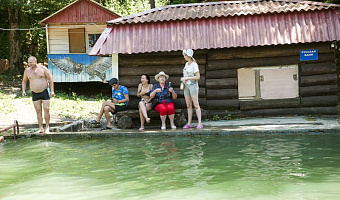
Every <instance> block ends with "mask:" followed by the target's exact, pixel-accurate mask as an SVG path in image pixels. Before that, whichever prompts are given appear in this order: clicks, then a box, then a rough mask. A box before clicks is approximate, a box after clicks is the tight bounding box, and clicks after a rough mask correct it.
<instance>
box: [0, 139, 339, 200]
mask: <svg viewBox="0 0 340 200" xmlns="http://www.w3.org/2000/svg"><path fill="white" fill-rule="evenodd" d="M339 166H340V135H314V136H282V137H281V136H257V137H256V136H223V137H170V138H163V137H153V138H110V139H107V138H106V139H91V140H88V139H68V140H66V139H62V140H61V139H58V140H55V139H53V140H36V139H20V140H17V141H16V142H14V141H6V143H5V144H2V145H0V199H4V200H10V199H16V200H19V199H20V200H22V199H34V200H46V199H48V200H54V199H72V200H78V199H101V200H102V199H103V200H106V199H340V189H339V188H340V167H339Z"/></svg>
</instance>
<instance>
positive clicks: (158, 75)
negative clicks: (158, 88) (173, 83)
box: [155, 71, 169, 81]
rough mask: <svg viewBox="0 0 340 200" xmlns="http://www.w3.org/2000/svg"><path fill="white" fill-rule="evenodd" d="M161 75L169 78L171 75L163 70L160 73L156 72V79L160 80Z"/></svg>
mask: <svg viewBox="0 0 340 200" xmlns="http://www.w3.org/2000/svg"><path fill="white" fill-rule="evenodd" d="M160 76H165V78H166V79H169V75H167V74H166V73H164V72H163V71H161V72H159V73H158V74H156V76H155V79H156V81H158V77H160Z"/></svg>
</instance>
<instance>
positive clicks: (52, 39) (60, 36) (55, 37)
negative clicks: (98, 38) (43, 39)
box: [48, 24, 106, 54]
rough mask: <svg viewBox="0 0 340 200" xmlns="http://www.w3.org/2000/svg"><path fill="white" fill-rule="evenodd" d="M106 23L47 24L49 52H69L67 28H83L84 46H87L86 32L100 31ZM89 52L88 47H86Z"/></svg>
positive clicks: (95, 32)
mask: <svg viewBox="0 0 340 200" xmlns="http://www.w3.org/2000/svg"><path fill="white" fill-rule="evenodd" d="M105 27H106V25H51V24H50V25H48V38H49V41H48V45H49V51H50V52H49V54H65V53H69V52H70V51H69V39H68V29H71V28H85V39H86V47H88V41H87V39H88V38H87V34H89V33H92V34H97V33H102V32H103V31H104V29H105ZM86 52H87V53H89V52H90V49H86Z"/></svg>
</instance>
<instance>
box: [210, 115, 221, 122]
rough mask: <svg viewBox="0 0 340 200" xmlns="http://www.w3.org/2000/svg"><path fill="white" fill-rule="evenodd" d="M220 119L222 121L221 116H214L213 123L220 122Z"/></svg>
mask: <svg viewBox="0 0 340 200" xmlns="http://www.w3.org/2000/svg"><path fill="white" fill-rule="evenodd" d="M220 119H221V118H220V116H218V115H214V116H213V118H212V120H213V121H218V120H220Z"/></svg>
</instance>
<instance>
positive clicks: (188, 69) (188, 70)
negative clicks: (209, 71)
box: [183, 62, 199, 85]
mask: <svg viewBox="0 0 340 200" xmlns="http://www.w3.org/2000/svg"><path fill="white" fill-rule="evenodd" d="M197 72H199V69H198V64H197V63H196V62H192V63H191V64H190V65H189V64H188V62H187V63H185V66H184V69H183V77H194V76H195V74H196V73H197ZM185 84H186V85H193V84H198V82H197V80H187V81H185Z"/></svg>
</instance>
